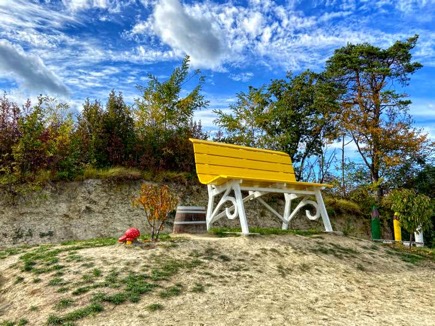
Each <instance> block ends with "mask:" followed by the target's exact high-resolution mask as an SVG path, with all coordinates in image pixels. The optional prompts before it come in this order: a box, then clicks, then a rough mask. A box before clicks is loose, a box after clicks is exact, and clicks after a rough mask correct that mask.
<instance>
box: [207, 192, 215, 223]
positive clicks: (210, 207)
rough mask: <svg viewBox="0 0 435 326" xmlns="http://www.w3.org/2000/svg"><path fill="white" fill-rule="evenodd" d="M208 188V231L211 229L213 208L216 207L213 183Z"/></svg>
mask: <svg viewBox="0 0 435 326" xmlns="http://www.w3.org/2000/svg"><path fill="white" fill-rule="evenodd" d="M207 189H208V206H207V216H206V219H205V220H206V223H207V231H208V230H210V227H211V218H212V216H211V215H212V214H213V208H214V197H215V196H214V195H213V188H212V186H211V185H208V186H207Z"/></svg>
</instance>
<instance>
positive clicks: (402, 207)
mask: <svg viewBox="0 0 435 326" xmlns="http://www.w3.org/2000/svg"><path fill="white" fill-rule="evenodd" d="M387 200H388V201H390V203H391V209H392V210H393V211H394V212H397V213H399V220H400V224H401V226H402V227H403V228H404V229H405V230H406V231H408V232H409V234H410V239H409V246H410V247H411V242H412V237H413V235H414V232H416V231H419V232H424V231H427V230H430V229H431V227H432V223H431V217H432V215H433V204H432V202H431V199H430V198H429V197H427V196H426V195H421V194H417V193H416V192H415V190H413V189H395V190H393V191H392V192H391V193H390V194H389V196H388V198H387Z"/></svg>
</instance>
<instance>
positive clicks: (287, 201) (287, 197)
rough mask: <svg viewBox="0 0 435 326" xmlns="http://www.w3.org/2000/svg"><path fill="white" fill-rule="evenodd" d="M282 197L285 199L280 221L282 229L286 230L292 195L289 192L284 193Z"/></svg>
mask: <svg viewBox="0 0 435 326" xmlns="http://www.w3.org/2000/svg"><path fill="white" fill-rule="evenodd" d="M284 199H285V206H284V215H283V218H284V221H283V222H282V229H283V230H288V223H289V216H290V209H291V206H292V199H293V197H292V196H291V195H290V194H284Z"/></svg>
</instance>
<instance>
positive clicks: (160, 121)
mask: <svg viewBox="0 0 435 326" xmlns="http://www.w3.org/2000/svg"><path fill="white" fill-rule="evenodd" d="M195 77H198V78H199V81H198V84H197V85H196V86H195V87H194V88H193V89H192V90H191V91H190V92H188V93H187V95H185V96H182V95H181V94H182V91H183V88H182V87H183V86H184V85H185V84H186V83H187V82H189V81H190V80H191V79H192V78H195ZM203 83H204V77H203V76H200V71H199V70H195V71H194V72H193V74H191V75H189V57H188V56H186V57H185V58H184V60H183V62H182V63H181V66H180V67H176V68H175V69H174V71H173V72H172V74H171V76H170V77H169V79H168V80H166V81H164V82H161V81H159V80H158V78H157V77H156V76H153V75H151V74H150V75H148V85H147V86H138V89H139V90H140V91H141V92H142V97H140V98H137V99H136V106H137V110H136V116H137V125H138V128H139V130H140V131H143V130H144V129H146V128H147V127H151V128H154V129H156V128H159V129H163V130H167V129H177V128H180V127H186V126H188V125H189V123H190V122H191V120H192V118H193V113H194V111H195V110H198V109H201V108H205V107H207V105H208V101H206V100H205V99H204V96H203V95H202V94H201V90H202V85H203Z"/></svg>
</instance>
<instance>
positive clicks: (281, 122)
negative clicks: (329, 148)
mask: <svg viewBox="0 0 435 326" xmlns="http://www.w3.org/2000/svg"><path fill="white" fill-rule="evenodd" d="M333 86H334V85H333V84H331V83H329V81H327V80H325V78H324V77H323V75H322V74H316V73H314V72H311V71H309V70H307V71H304V72H303V73H301V74H300V75H297V76H292V75H291V74H288V76H287V80H274V81H272V83H271V85H270V86H269V87H268V92H269V95H270V97H271V104H270V106H269V108H268V111H267V114H266V117H265V118H264V119H263V123H264V124H263V128H264V130H265V131H266V135H267V143H268V144H269V147H271V148H273V149H277V150H281V151H284V152H286V153H288V154H289V155H290V157H291V159H292V161H293V162H294V164H295V165H296V167H297V169H296V170H297V178H298V179H300V178H301V175H302V173H303V171H304V166H305V164H306V161H307V160H308V158H310V157H312V156H316V157H324V150H323V149H324V146H325V144H327V143H329V142H330V141H332V140H333V139H335V138H336V137H337V134H338V132H337V130H338V129H337V125H336V116H337V109H338V106H337V103H336V99H337V91H336V89H335V88H334V87H333Z"/></svg>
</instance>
